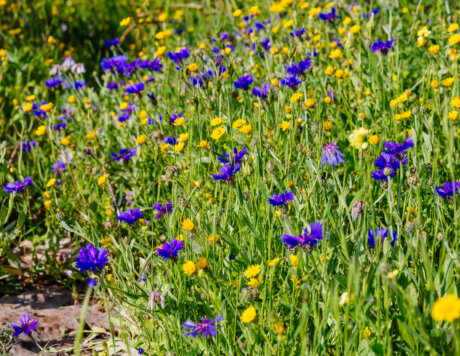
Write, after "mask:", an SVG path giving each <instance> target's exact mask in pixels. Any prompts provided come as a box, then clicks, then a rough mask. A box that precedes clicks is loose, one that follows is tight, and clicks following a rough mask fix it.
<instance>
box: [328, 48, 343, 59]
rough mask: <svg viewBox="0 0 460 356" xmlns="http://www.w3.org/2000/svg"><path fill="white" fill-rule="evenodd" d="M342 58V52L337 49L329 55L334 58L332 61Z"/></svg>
mask: <svg viewBox="0 0 460 356" xmlns="http://www.w3.org/2000/svg"><path fill="white" fill-rule="evenodd" d="M341 56H342V51H341V50H340V49H339V48H337V49H334V50H333V51H332V52H331V53H330V54H329V58H332V59H336V58H340V57H341Z"/></svg>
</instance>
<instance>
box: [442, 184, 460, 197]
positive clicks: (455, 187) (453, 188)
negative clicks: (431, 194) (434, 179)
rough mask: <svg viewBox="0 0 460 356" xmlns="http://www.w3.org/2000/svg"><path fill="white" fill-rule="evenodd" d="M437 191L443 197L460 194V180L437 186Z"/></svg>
mask: <svg viewBox="0 0 460 356" xmlns="http://www.w3.org/2000/svg"><path fill="white" fill-rule="evenodd" d="M436 193H437V194H438V195H439V196H440V197H441V198H443V199H444V198H447V197H453V196H454V194H460V182H447V183H444V184H443V185H442V187H436Z"/></svg>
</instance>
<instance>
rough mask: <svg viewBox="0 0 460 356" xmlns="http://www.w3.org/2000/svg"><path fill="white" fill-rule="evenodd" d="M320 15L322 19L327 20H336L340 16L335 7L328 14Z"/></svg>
mask: <svg viewBox="0 0 460 356" xmlns="http://www.w3.org/2000/svg"><path fill="white" fill-rule="evenodd" d="M318 17H319V18H320V20H322V21H327V22H334V20H335V19H336V18H339V17H340V16H337V15H336V11H335V7H333V8H332V9H331V12H330V13H328V14H319V15H318Z"/></svg>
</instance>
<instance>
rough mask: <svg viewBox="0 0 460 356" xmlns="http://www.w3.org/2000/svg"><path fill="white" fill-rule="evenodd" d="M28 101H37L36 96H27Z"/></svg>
mask: <svg viewBox="0 0 460 356" xmlns="http://www.w3.org/2000/svg"><path fill="white" fill-rule="evenodd" d="M26 100H27V101H34V100H35V95H28V96H26Z"/></svg>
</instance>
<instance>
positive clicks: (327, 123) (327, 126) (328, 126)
mask: <svg viewBox="0 0 460 356" xmlns="http://www.w3.org/2000/svg"><path fill="white" fill-rule="evenodd" d="M328 98H329V97H328ZM323 128H324V130H325V131H331V130H332V121H329V120H326V121H323Z"/></svg>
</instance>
